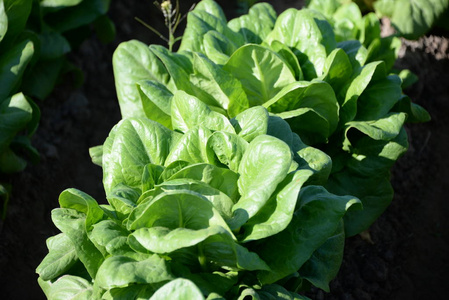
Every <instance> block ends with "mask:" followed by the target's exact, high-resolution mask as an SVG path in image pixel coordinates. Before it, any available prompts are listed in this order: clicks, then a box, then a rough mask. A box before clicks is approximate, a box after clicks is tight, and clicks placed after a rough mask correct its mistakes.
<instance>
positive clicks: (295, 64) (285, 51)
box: [269, 40, 304, 80]
mask: <svg viewBox="0 0 449 300" xmlns="http://www.w3.org/2000/svg"><path fill="white" fill-rule="evenodd" d="M269 48H270V49H271V50H273V51H275V52H276V53H277V54H279V55H280V56H281V57H282V58H283V59H284V60H285V61H286V62H287V63H288V66H289V67H290V69H291V70H292V72H293V74H294V75H295V79H296V80H303V79H304V75H303V73H302V69H301V66H300V65H299V61H298V58H297V57H296V55H295V54H294V53H293V51H292V50H290V48H289V47H288V46H286V45H284V44H282V43H281V42H279V41H276V40H274V41H271V43H270V47H269Z"/></svg>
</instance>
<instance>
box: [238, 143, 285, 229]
mask: <svg viewBox="0 0 449 300" xmlns="http://www.w3.org/2000/svg"><path fill="white" fill-rule="evenodd" d="M291 163H292V156H291V154H290V148H289V147H288V145H287V144H285V143H284V142H282V141H281V140H278V139H276V138H274V137H271V136H268V135H260V136H258V137H256V138H255V139H254V140H253V141H252V142H251V143H250V144H249V146H248V149H247V150H246V152H245V154H244V155H243V158H242V161H241V163H240V166H239V174H240V177H239V179H238V187H239V192H240V195H241V198H240V199H239V201H238V202H237V203H236V204H235V205H234V207H233V208H232V211H233V218H232V219H231V220H230V221H229V224H230V226H231V228H232V229H237V228H239V227H240V226H242V225H243V224H244V223H245V222H246V221H247V220H248V219H250V218H251V217H253V216H255V215H256V214H257V213H258V212H259V211H260V210H261V209H262V207H263V206H264V205H265V204H266V203H267V201H268V200H269V199H270V197H271V195H272V194H273V192H274V191H275V190H276V188H277V185H278V184H279V183H280V182H282V180H284V178H285V177H286V176H287V173H288V171H289V169H290V165H291Z"/></svg>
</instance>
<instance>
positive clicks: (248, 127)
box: [37, 91, 360, 299]
mask: <svg viewBox="0 0 449 300" xmlns="http://www.w3.org/2000/svg"><path fill="white" fill-rule="evenodd" d="M171 127H172V128H173V130H171V129H168V128H167V127H165V126H163V125H161V124H159V123H157V122H154V121H152V120H149V119H147V118H127V119H124V120H122V121H121V122H120V123H119V124H118V125H116V126H115V127H114V128H113V129H112V131H111V133H110V134H109V136H108V138H107V139H106V141H105V143H104V145H103V146H101V147H100V148H94V149H93V150H92V154H93V157H94V161H95V162H97V163H99V164H101V166H102V168H103V174H104V176H103V184H104V188H105V192H106V197H107V200H108V202H109V204H108V205H99V204H98V203H97V202H96V201H95V200H94V199H93V198H91V197H90V196H89V195H87V194H85V193H83V192H81V191H78V190H75V189H68V190H66V191H64V192H63V193H62V194H61V196H60V198H59V203H60V205H61V208H59V209H55V210H54V211H53V212H52V219H53V222H54V223H55V225H56V226H57V227H58V229H60V230H61V232H62V233H60V234H59V235H56V236H54V237H52V238H50V239H49V240H48V241H47V246H48V248H49V254H48V255H47V256H46V257H45V258H44V260H43V261H42V263H41V264H40V265H39V266H38V268H37V272H38V273H39V275H40V277H39V283H40V285H41V287H42V289H43V290H44V292H45V293H46V295H47V297H48V298H49V299H63V298H64V299H67V298H70V297H72V296H74V295H82V298H83V299H85V298H86V299H100V298H101V299H118V298H122V297H125V298H127V299H128V298H130V299H131V298H132V299H148V298H150V297H151V299H162V298H163V297H175V296H174V295H175V294H176V295H180V294H184V293H186V294H189V293H192V295H201V297H199V296H198V297H199V298H198V299H201V298H202V297H203V295H204V296H205V297H208V299H223V298H222V297H224V298H225V299H237V298H238V299H243V298H244V297H245V296H252V297H254V298H257V299H259V298H260V299H271V298H273V297H280V296H281V295H282V296H283V297H285V298H286V299H305V298H304V297H302V296H300V295H298V294H296V293H295V291H297V290H299V289H300V288H301V284H302V283H303V282H304V281H305V280H307V281H309V282H312V283H313V284H314V285H316V286H318V287H320V288H323V289H325V290H328V284H329V280H330V279H332V278H333V277H334V276H335V275H336V273H337V271H338V269H339V266H340V263H341V260H342V253H343V252H342V251H343V245H344V230H343V226H342V217H343V215H344V214H345V213H346V211H347V210H348V209H350V208H357V207H359V206H360V201H359V200H358V199H357V198H355V197H353V196H337V195H333V194H331V193H329V192H328V191H326V189H325V188H324V187H323V186H322V183H323V182H325V181H326V179H327V176H328V175H329V172H330V168H331V161H330V158H329V157H328V156H327V155H326V154H324V153H323V152H322V151H320V150H318V149H315V148H312V147H310V146H307V145H306V144H304V143H303V142H302V141H301V139H300V138H299V136H298V135H296V134H295V133H293V132H292V131H291V130H290V128H289V126H288V124H287V123H286V122H285V121H284V120H282V119H281V118H279V117H277V116H272V115H271V116H270V115H269V114H268V111H267V110H266V109H265V108H263V107H261V106H255V107H253V108H250V109H247V110H245V111H243V112H242V113H239V114H238V115H237V116H235V118H232V119H230V120H229V119H228V118H226V117H225V116H224V115H222V114H220V113H218V112H215V111H213V110H211V109H210V108H209V107H208V106H207V105H206V104H204V103H203V102H201V101H200V100H198V99H197V98H196V97H194V96H191V95H189V94H187V93H185V92H184V91H177V92H175V94H174V96H173V98H172V101H171ZM323 219H325V220H326V222H323V221H322V220H323ZM176 278H183V279H178V280H175V279H176ZM165 284H166V285H165ZM164 285H165V286H164ZM170 293H175V294H170ZM169 295H170V296H169ZM165 299H167V298H165ZM175 299H177V298H175ZM195 299H196V298H195Z"/></svg>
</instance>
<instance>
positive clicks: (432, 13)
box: [374, 0, 449, 39]
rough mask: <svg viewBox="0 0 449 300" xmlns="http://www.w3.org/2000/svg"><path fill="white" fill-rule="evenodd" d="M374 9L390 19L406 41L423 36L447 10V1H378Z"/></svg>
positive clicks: (378, 13)
mask: <svg viewBox="0 0 449 300" xmlns="http://www.w3.org/2000/svg"><path fill="white" fill-rule="evenodd" d="M374 9H375V11H376V14H377V15H379V16H386V17H388V18H390V19H391V22H392V24H393V26H394V27H395V28H396V29H397V30H398V31H399V33H400V34H401V35H402V36H404V37H405V38H407V39H417V38H418V37H420V36H421V35H424V34H425V33H426V32H427V31H429V29H430V28H431V27H432V26H433V25H435V24H436V23H437V21H438V20H439V19H440V18H441V17H442V16H443V15H444V13H445V12H447V11H448V9H449V1H447V0H433V1H423V0H413V1H404V0H378V1H376V2H374Z"/></svg>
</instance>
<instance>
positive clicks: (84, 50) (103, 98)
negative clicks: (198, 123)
mask: <svg viewBox="0 0 449 300" xmlns="http://www.w3.org/2000/svg"><path fill="white" fill-rule="evenodd" d="M121 2H122V1H114V2H113V3H112V4H111V5H112V8H111V12H110V16H111V18H112V20H113V21H114V22H115V24H116V27H117V38H116V40H115V41H114V43H112V44H110V45H103V44H101V43H100V42H99V41H98V40H97V39H96V38H95V37H92V38H90V39H89V40H87V41H86V42H84V43H83V44H82V45H81V47H80V48H79V49H78V50H77V51H75V52H74V53H73V54H72V55H71V60H72V61H73V62H74V63H75V64H76V65H77V66H78V67H80V68H81V69H82V71H83V72H84V73H85V84H84V86H83V87H82V88H80V89H74V88H73V87H72V86H71V85H70V80H66V81H65V83H64V84H63V85H61V86H59V87H58V88H57V89H56V91H55V92H54V93H53V95H52V96H51V97H50V98H49V99H47V100H46V101H45V102H42V103H40V106H41V111H42V118H41V123H40V126H39V129H38V131H37V133H36V135H35V137H34V139H33V144H34V145H35V147H36V148H37V149H38V150H39V152H40V153H41V162H40V163H39V164H37V165H34V166H30V167H28V168H27V169H26V171H25V172H23V173H21V174H18V175H15V176H14V177H13V179H12V185H13V187H14V190H13V194H12V199H11V202H10V205H9V208H8V212H7V217H6V219H5V221H4V222H3V223H1V224H0V282H1V290H2V298H4V299H44V298H45V297H44V294H43V293H42V292H41V290H40V288H39V286H38V284H37V274H35V268H36V266H37V265H38V264H39V263H40V261H41V260H42V258H43V257H44V256H45V254H46V253H47V249H46V247H45V240H46V239H47V238H48V237H49V236H51V235H54V234H56V233H57V232H58V230H57V229H56V228H55V227H54V225H53V224H52V222H51V219H50V211H51V210H52V209H53V208H55V207H57V206H58V196H59V193H60V192H62V191H63V190H64V189H66V188H69V187H74V188H78V189H80V190H82V191H84V192H86V193H88V194H90V195H91V196H93V197H94V198H95V199H97V200H98V201H99V202H105V200H104V198H105V196H104V191H103V187H102V185H101V177H102V175H101V169H100V168H99V167H98V166H95V165H93V164H92V163H91V160H90V157H89V154H88V148H89V147H92V146H96V145H98V144H101V143H103V141H104V139H105V138H106V136H107V134H108V132H109V130H110V129H111V128H112V126H113V125H115V124H116V123H117V122H118V121H119V119H120V112H119V106H118V102H117V98H116V94H115V88H114V79H113V75H112V65H111V60H112V53H113V51H114V49H115V48H116V46H117V45H118V43H119V42H121V41H125V40H129V39H139V40H142V41H144V42H146V43H158V42H160V40H159V39H158V38H157V37H156V36H154V34H152V33H151V32H150V31H149V30H147V29H146V28H144V27H143V26H141V25H140V24H138V23H137V22H136V21H134V16H138V17H140V18H141V19H143V20H145V21H146V22H149V23H151V24H152V25H153V24H155V22H156V21H155V20H160V21H161V22H162V19H161V18H159V16H158V14H157V11H156V10H155V9H154V8H153V7H152V6H151V1H148V2H145V3H142V1H131V2H128V3H127V4H126V5H125V4H124V3H121ZM185 2H187V1H185ZM185 2H183V3H185ZM218 2H220V1H218ZM221 2H223V3H224V2H225V1H221ZM272 2H273V3H276V6H275V7H276V9H278V10H282V9H284V8H285V7H289V6H291V5H296V7H298V3H299V1H279V0H277V1H272ZM187 8H188V4H187V3H185V7H184V9H187ZM224 8H225V10H226V12H227V13H228V17H232V16H235V14H236V12H235V8H234V7H229V5H228V7H226V6H225V7H224ZM156 27H157V28H158V29H163V27H162V24H160V25H159V27H158V26H157V25H156ZM403 50H404V51H402V53H401V58H400V60H399V61H398V62H397V66H398V67H400V68H408V69H410V70H412V71H413V72H414V73H415V74H417V75H418V77H419V79H420V81H419V82H418V83H417V84H415V85H414V86H412V87H411V88H410V89H409V90H407V91H406V92H407V94H408V95H409V96H410V97H411V98H412V99H413V100H414V102H415V103H418V104H420V105H421V106H423V107H425V108H426V109H427V110H428V111H429V113H430V114H431V116H432V121H431V122H429V123H426V124H417V125H408V126H407V131H408V134H409V142H410V149H409V151H408V152H407V154H406V155H404V156H403V157H402V158H401V159H400V160H399V162H398V163H397V164H396V165H395V167H394V170H393V176H392V182H393V187H394V189H395V198H394V200H393V203H392V204H391V206H390V207H389V208H388V209H387V211H386V212H385V213H384V215H382V216H381V217H380V218H379V220H378V221H376V223H375V224H374V225H373V226H372V227H371V229H370V231H369V232H370V238H369V237H366V236H365V238H362V237H361V236H355V237H352V238H349V239H347V241H346V248H345V256H344V261H343V265H342V268H341V270H340V273H339V275H338V277H337V278H336V279H335V280H334V281H333V282H332V283H331V293H330V294H326V293H324V292H322V291H312V292H311V293H310V294H308V296H309V297H311V298H312V299H361V300H363V299H421V298H425V299H445V298H443V297H444V296H443V295H445V289H444V287H445V281H444V279H445V270H446V269H447V268H448V267H449V259H448V258H447V253H449V232H448V230H447V228H449V218H447V216H448V215H449V205H448V203H447V202H446V198H447V196H444V195H445V194H446V190H445V188H446V184H447V178H449V174H448V173H449V168H448V167H449V161H448V156H447V155H446V153H447V149H448V148H449V122H448V120H447V119H448V113H449V85H448V83H449V38H448V33H441V32H434V33H432V34H429V35H428V36H426V37H424V38H421V39H420V40H419V41H416V42H408V41H406V42H405V43H404V46H403Z"/></svg>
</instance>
